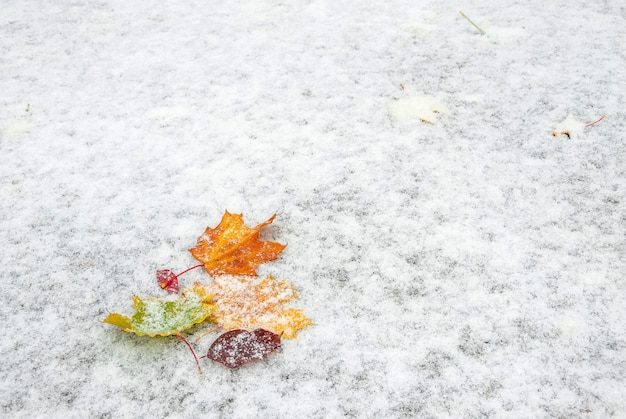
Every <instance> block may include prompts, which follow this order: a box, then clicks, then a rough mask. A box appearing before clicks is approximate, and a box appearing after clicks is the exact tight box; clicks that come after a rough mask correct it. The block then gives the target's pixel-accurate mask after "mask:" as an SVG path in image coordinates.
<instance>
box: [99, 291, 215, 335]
mask: <svg viewBox="0 0 626 419" xmlns="http://www.w3.org/2000/svg"><path fill="white" fill-rule="evenodd" d="M210 298H211V296H210V295H207V294H206V291H205V290H204V288H203V287H202V286H197V285H196V286H194V288H193V289H184V290H183V291H182V294H181V295H180V296H179V297H178V298H177V299H175V300H166V299H161V298H146V299H143V300H142V299H141V298H139V297H137V296H135V297H134V298H133V304H134V306H135V314H134V315H133V316H132V317H127V316H123V315H121V314H118V313H111V314H109V316H108V317H107V318H106V319H104V320H103V322H104V323H109V324H112V325H114V326H117V327H121V328H122V329H124V331H125V332H133V333H135V334H137V335H139V336H150V337H153V336H157V335H159V336H169V335H177V334H179V333H180V332H181V331H183V330H187V329H189V328H190V327H192V326H193V325H195V324H197V323H201V322H203V321H204V320H206V318H207V317H208V316H209V315H210V314H211V312H212V310H213V308H214V307H213V306H212V305H211V304H210V303H209V300H210Z"/></svg>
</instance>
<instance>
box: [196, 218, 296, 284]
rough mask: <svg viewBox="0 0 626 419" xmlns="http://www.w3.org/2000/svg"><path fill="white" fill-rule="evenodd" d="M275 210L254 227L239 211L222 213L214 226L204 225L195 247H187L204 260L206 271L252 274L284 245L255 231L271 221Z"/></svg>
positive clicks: (210, 273)
mask: <svg viewBox="0 0 626 419" xmlns="http://www.w3.org/2000/svg"><path fill="white" fill-rule="evenodd" d="M275 217H276V214H274V215H273V216H272V217H271V218H270V219H269V220H267V221H265V222H263V223H261V224H259V225H257V226H256V227H254V228H250V227H246V226H245V225H244V223H243V216H242V214H231V213H229V212H228V211H226V212H225V213H224V216H223V217H222V221H221V222H220V223H219V225H218V226H217V227H215V228H211V227H207V229H206V230H205V232H204V234H203V235H202V236H200V237H199V238H198V243H197V244H196V247H194V248H192V249H189V251H190V252H191V254H192V255H193V257H194V258H196V259H198V260H199V261H200V262H202V263H204V269H206V271H207V273H208V274H209V275H224V274H232V275H252V276H256V275H257V273H256V271H255V268H256V267H257V266H259V265H260V264H261V263H263V262H268V261H270V260H274V259H276V258H277V257H278V255H279V254H280V252H282V251H283V249H284V248H285V247H286V246H285V245H284V244H280V243H275V242H265V241H261V240H259V231H260V230H261V229H262V228H263V227H265V226H266V225H268V224H271V223H272V221H274V218H275Z"/></svg>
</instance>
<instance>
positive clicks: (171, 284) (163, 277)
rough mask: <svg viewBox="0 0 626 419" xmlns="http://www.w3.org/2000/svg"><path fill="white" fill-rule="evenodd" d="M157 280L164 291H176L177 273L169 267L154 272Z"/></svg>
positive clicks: (175, 292)
mask: <svg viewBox="0 0 626 419" xmlns="http://www.w3.org/2000/svg"><path fill="white" fill-rule="evenodd" d="M156 277H157V282H158V283H159V285H160V286H161V288H163V289H164V290H165V291H167V292H170V293H174V294H177V293H178V275H176V274H175V273H174V272H172V271H170V270H169V269H162V270H159V271H157V273H156Z"/></svg>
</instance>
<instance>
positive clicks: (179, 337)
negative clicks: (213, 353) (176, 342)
mask: <svg viewBox="0 0 626 419" xmlns="http://www.w3.org/2000/svg"><path fill="white" fill-rule="evenodd" d="M176 337H177V338H178V339H180V340H182V341H183V342H184V343H185V345H187V347H188V348H189V350H190V351H191V354H192V355H193V358H194V359H195V360H196V365H197V366H198V373H199V374H200V375H202V368H200V362H199V361H198V357H197V356H196V351H194V350H193V348H192V347H191V344H190V343H189V342H188V341H187V339H185V337H184V336H183V335H181V334H180V332H178V333H176Z"/></svg>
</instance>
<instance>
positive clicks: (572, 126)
mask: <svg viewBox="0 0 626 419" xmlns="http://www.w3.org/2000/svg"><path fill="white" fill-rule="evenodd" d="M584 129H585V124H584V123H583V122H580V121H577V120H576V118H574V116H572V115H568V116H567V118H565V119H564V120H563V121H561V122H560V123H558V124H557V126H556V127H555V128H554V131H552V136H553V137H556V136H557V135H565V136H566V137H567V138H571V135H572V134H573V133H579V132H582V131H583V130H584Z"/></svg>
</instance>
